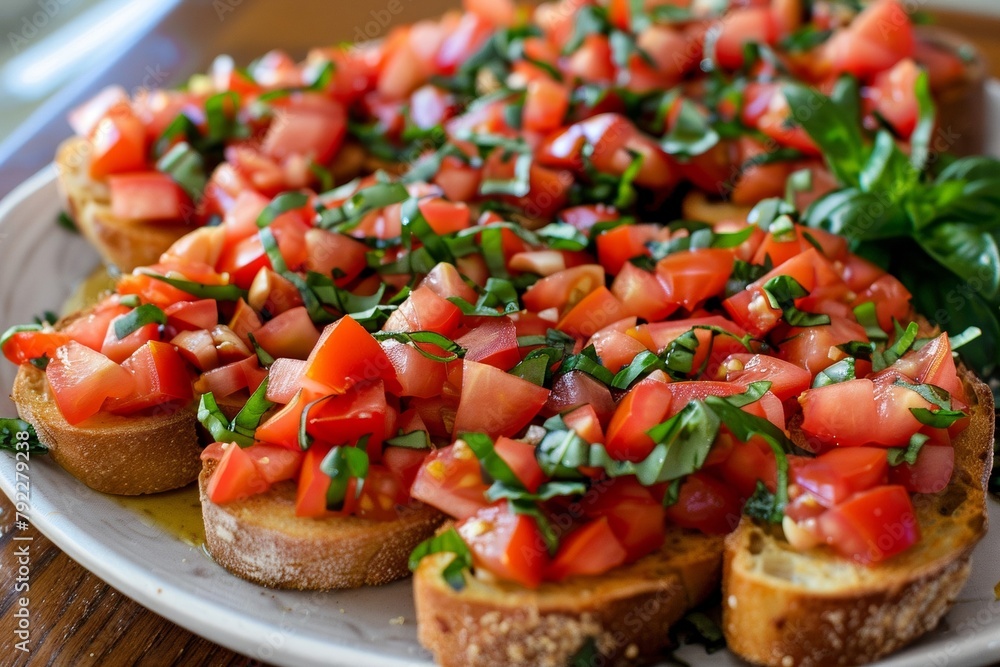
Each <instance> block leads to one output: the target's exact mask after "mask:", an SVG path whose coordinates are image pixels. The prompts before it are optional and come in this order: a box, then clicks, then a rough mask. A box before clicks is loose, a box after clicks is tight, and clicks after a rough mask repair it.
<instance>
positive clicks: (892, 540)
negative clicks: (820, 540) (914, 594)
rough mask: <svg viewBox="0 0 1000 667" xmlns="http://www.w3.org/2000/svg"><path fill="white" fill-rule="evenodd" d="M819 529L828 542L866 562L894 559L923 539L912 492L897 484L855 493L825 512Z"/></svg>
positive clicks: (842, 551)
mask: <svg viewBox="0 0 1000 667" xmlns="http://www.w3.org/2000/svg"><path fill="white" fill-rule="evenodd" d="M819 529H820V531H821V533H822V534H823V536H824V537H825V539H826V543H827V544H829V545H830V546H831V547H833V548H834V549H835V550H836V551H837V552H839V553H840V554H841V555H842V556H844V557H845V558H850V559H851V560H853V561H855V562H857V563H861V564H863V565H867V564H869V563H877V562H880V561H883V560H886V559H887V558H891V557H892V556H895V555H896V554H898V553H901V552H903V551H906V550H907V549H909V548H910V547H911V546H913V545H914V544H916V543H917V542H919V541H920V526H919V525H918V523H917V518H916V516H915V514H914V512H913V503H911V502H910V494H909V493H907V491H906V489H905V488H903V487H902V486H897V485H893V486H878V487H875V488H874V489H871V490H869V491H864V492H862V493H858V494H856V495H854V496H852V497H851V498H849V499H848V500H846V501H845V502H843V503H841V504H840V505H838V506H837V507H834V508H832V509H830V510H828V511H827V512H826V513H824V514H822V515H821V516H820V517H819Z"/></svg>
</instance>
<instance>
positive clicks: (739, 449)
mask: <svg viewBox="0 0 1000 667" xmlns="http://www.w3.org/2000/svg"><path fill="white" fill-rule="evenodd" d="M724 437H730V438H731V437H732V436H729V435H727V434H723V435H720V436H719V439H718V440H721V439H722V438H724ZM717 442H718V441H717ZM710 456H711V455H710ZM777 469H778V468H777V463H776V461H775V458H774V452H773V451H772V450H771V447H770V446H769V445H768V444H767V443H766V442H763V441H762V440H760V439H759V438H751V439H750V441H749V442H735V443H733V447H732V449H731V450H730V452H729V456H728V457H727V458H726V459H725V461H723V463H722V466H721V468H720V472H721V474H722V477H723V478H724V479H725V480H726V481H727V482H728V483H729V484H731V485H732V486H733V488H734V489H735V490H736V492H737V493H738V494H739V496H740V497H741V498H742V499H744V500H745V499H747V498H749V497H750V496H751V495H753V492H754V491H755V490H756V488H757V481H758V480H759V481H761V482H763V483H764V484H765V485H766V486H767V488H768V489H769V490H770V491H771V492H772V493H773V492H774V490H775V486H776V483H777V481H776V480H777Z"/></svg>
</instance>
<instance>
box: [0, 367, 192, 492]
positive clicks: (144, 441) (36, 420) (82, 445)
mask: <svg viewBox="0 0 1000 667" xmlns="http://www.w3.org/2000/svg"><path fill="white" fill-rule="evenodd" d="M11 399H12V400H13V401H14V403H15V404H16V405H17V412H18V414H19V415H20V416H21V418H22V419H24V420H26V421H28V422H30V423H31V424H32V425H34V427H35V430H36V431H37V432H38V437H39V439H40V440H41V441H42V443H44V444H45V445H46V446H47V447H48V448H49V453H50V454H51V455H52V458H53V460H55V462H56V463H58V464H59V465H60V466H62V467H63V468H65V469H66V471H67V472H69V473H70V474H71V475H73V476H74V477H76V478H77V479H79V480H80V481H81V482H83V483H84V484H86V485H87V486H89V487H90V488H92V489H94V490H96V491H101V492H103V493H114V494H118V495H126V496H134V495H139V494H143V493H157V492H159V491H167V490H169V489H176V488H179V487H181V486H184V485H186V484H190V483H191V482H193V481H194V480H195V478H197V476H198V471H199V470H200V469H201V461H200V459H199V456H200V454H201V447H200V445H199V444H198V432H197V429H196V426H197V424H198V420H197V416H196V408H195V405H189V406H187V407H185V408H183V409H180V410H174V411H171V412H165V413H162V414H151V415H129V416H127V417H121V416H118V415H113V414H110V413H106V412H100V413H98V414H97V415H95V416H93V417H91V418H89V419H87V420H85V421H83V422H81V423H80V424H77V425H72V424H70V423H69V422H67V421H66V419H65V417H63V416H62V413H61V412H59V408H58V407H57V406H56V403H55V401H54V400H53V399H52V395H51V393H50V392H49V386H48V382H47V381H46V379H45V373H44V372H42V371H40V370H39V369H37V368H35V367H34V366H29V365H27V364H24V365H22V366H21V368H20V369H19V370H18V372H17V377H16V378H15V379H14V388H13V390H12V391H11Z"/></svg>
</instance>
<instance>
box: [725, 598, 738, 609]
mask: <svg viewBox="0 0 1000 667" xmlns="http://www.w3.org/2000/svg"><path fill="white" fill-rule="evenodd" d="M726 602H727V603H728V604H729V608H730V609H736V596H735V595H730V596H729V597H728V598H727V599H726Z"/></svg>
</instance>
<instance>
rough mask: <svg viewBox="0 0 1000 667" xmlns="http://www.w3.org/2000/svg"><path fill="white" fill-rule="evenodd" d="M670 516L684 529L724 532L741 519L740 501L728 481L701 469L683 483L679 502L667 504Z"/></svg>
mask: <svg viewBox="0 0 1000 667" xmlns="http://www.w3.org/2000/svg"><path fill="white" fill-rule="evenodd" d="M667 518H668V519H669V520H670V521H672V522H674V523H675V524H677V525H678V526H681V527H682V528H694V529H697V530H700V531H702V532H704V533H708V534H710V535H724V534H726V533H728V532H730V531H732V530H733V529H734V528H736V524H737V523H739V520H740V501H739V498H738V497H737V496H736V492H735V491H733V489H731V488H730V487H729V486H727V485H726V484H725V483H723V482H720V481H719V480H717V479H715V478H714V477H711V476H710V475H707V474H705V473H702V472H696V473H693V474H691V475H688V477H687V479H685V480H684V482H683V483H681V489H680V495H679V496H678V497H677V502H675V503H674V504H673V505H670V506H669V507H667Z"/></svg>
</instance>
